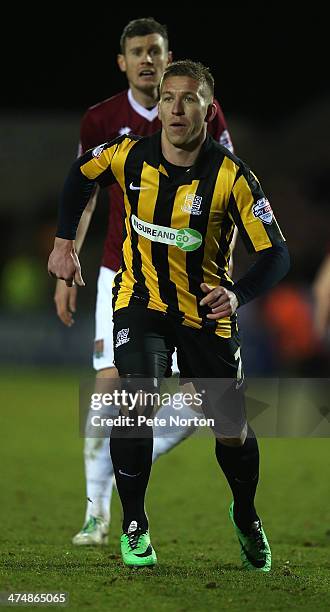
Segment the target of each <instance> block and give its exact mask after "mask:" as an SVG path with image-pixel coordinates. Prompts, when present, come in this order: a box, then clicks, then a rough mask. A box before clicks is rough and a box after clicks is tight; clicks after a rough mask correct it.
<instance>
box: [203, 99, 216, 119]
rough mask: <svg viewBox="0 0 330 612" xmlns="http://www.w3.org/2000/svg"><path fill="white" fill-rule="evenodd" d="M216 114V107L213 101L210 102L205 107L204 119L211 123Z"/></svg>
mask: <svg viewBox="0 0 330 612" xmlns="http://www.w3.org/2000/svg"><path fill="white" fill-rule="evenodd" d="M216 114H217V107H216V105H215V104H214V102H212V103H211V104H209V105H208V107H207V113H206V117H205V121H206V122H207V123H211V121H213V119H214V117H215V116H216Z"/></svg>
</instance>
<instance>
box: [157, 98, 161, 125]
mask: <svg viewBox="0 0 330 612" xmlns="http://www.w3.org/2000/svg"><path fill="white" fill-rule="evenodd" d="M157 113H158V119H159V121H161V120H162V119H161V116H160V101H159V102H158V104H157Z"/></svg>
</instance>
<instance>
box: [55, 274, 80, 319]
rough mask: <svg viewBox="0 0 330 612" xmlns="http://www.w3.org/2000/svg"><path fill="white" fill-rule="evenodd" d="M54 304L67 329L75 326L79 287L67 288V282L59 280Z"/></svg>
mask: <svg viewBox="0 0 330 612" xmlns="http://www.w3.org/2000/svg"><path fill="white" fill-rule="evenodd" d="M54 302H55V305H56V312H57V315H58V317H59V318H60V319H61V321H62V323H64V325H66V326H67V327H71V326H72V325H73V324H74V318H73V316H72V313H73V312H76V304H77V287H76V286H75V285H74V286H73V287H67V286H66V283H65V281H63V280H59V279H58V280H57V283H56V289H55V295H54Z"/></svg>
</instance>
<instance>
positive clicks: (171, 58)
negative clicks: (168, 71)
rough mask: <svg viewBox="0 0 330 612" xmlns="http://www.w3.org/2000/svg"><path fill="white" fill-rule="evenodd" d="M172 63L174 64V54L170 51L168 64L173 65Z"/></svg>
mask: <svg viewBox="0 0 330 612" xmlns="http://www.w3.org/2000/svg"><path fill="white" fill-rule="evenodd" d="M172 62H173V53H172V51H168V53H167V63H168V64H172Z"/></svg>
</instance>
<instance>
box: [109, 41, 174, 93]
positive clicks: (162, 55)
mask: <svg viewBox="0 0 330 612" xmlns="http://www.w3.org/2000/svg"><path fill="white" fill-rule="evenodd" d="M170 60H171V53H170V52H168V51H167V44H166V42H165V40H164V38H163V37H162V36H161V35H160V34H147V36H134V37H133V38H127V39H126V42H125V54H124V55H118V65H119V68H120V70H121V71H122V72H126V76H127V79H128V82H129V85H130V87H131V88H136V89H138V90H140V91H146V92H147V91H150V90H152V89H155V88H157V87H158V85H159V82H160V79H161V76H162V74H163V72H164V70H165V68H166V66H167V64H168V62H169V61H170Z"/></svg>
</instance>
